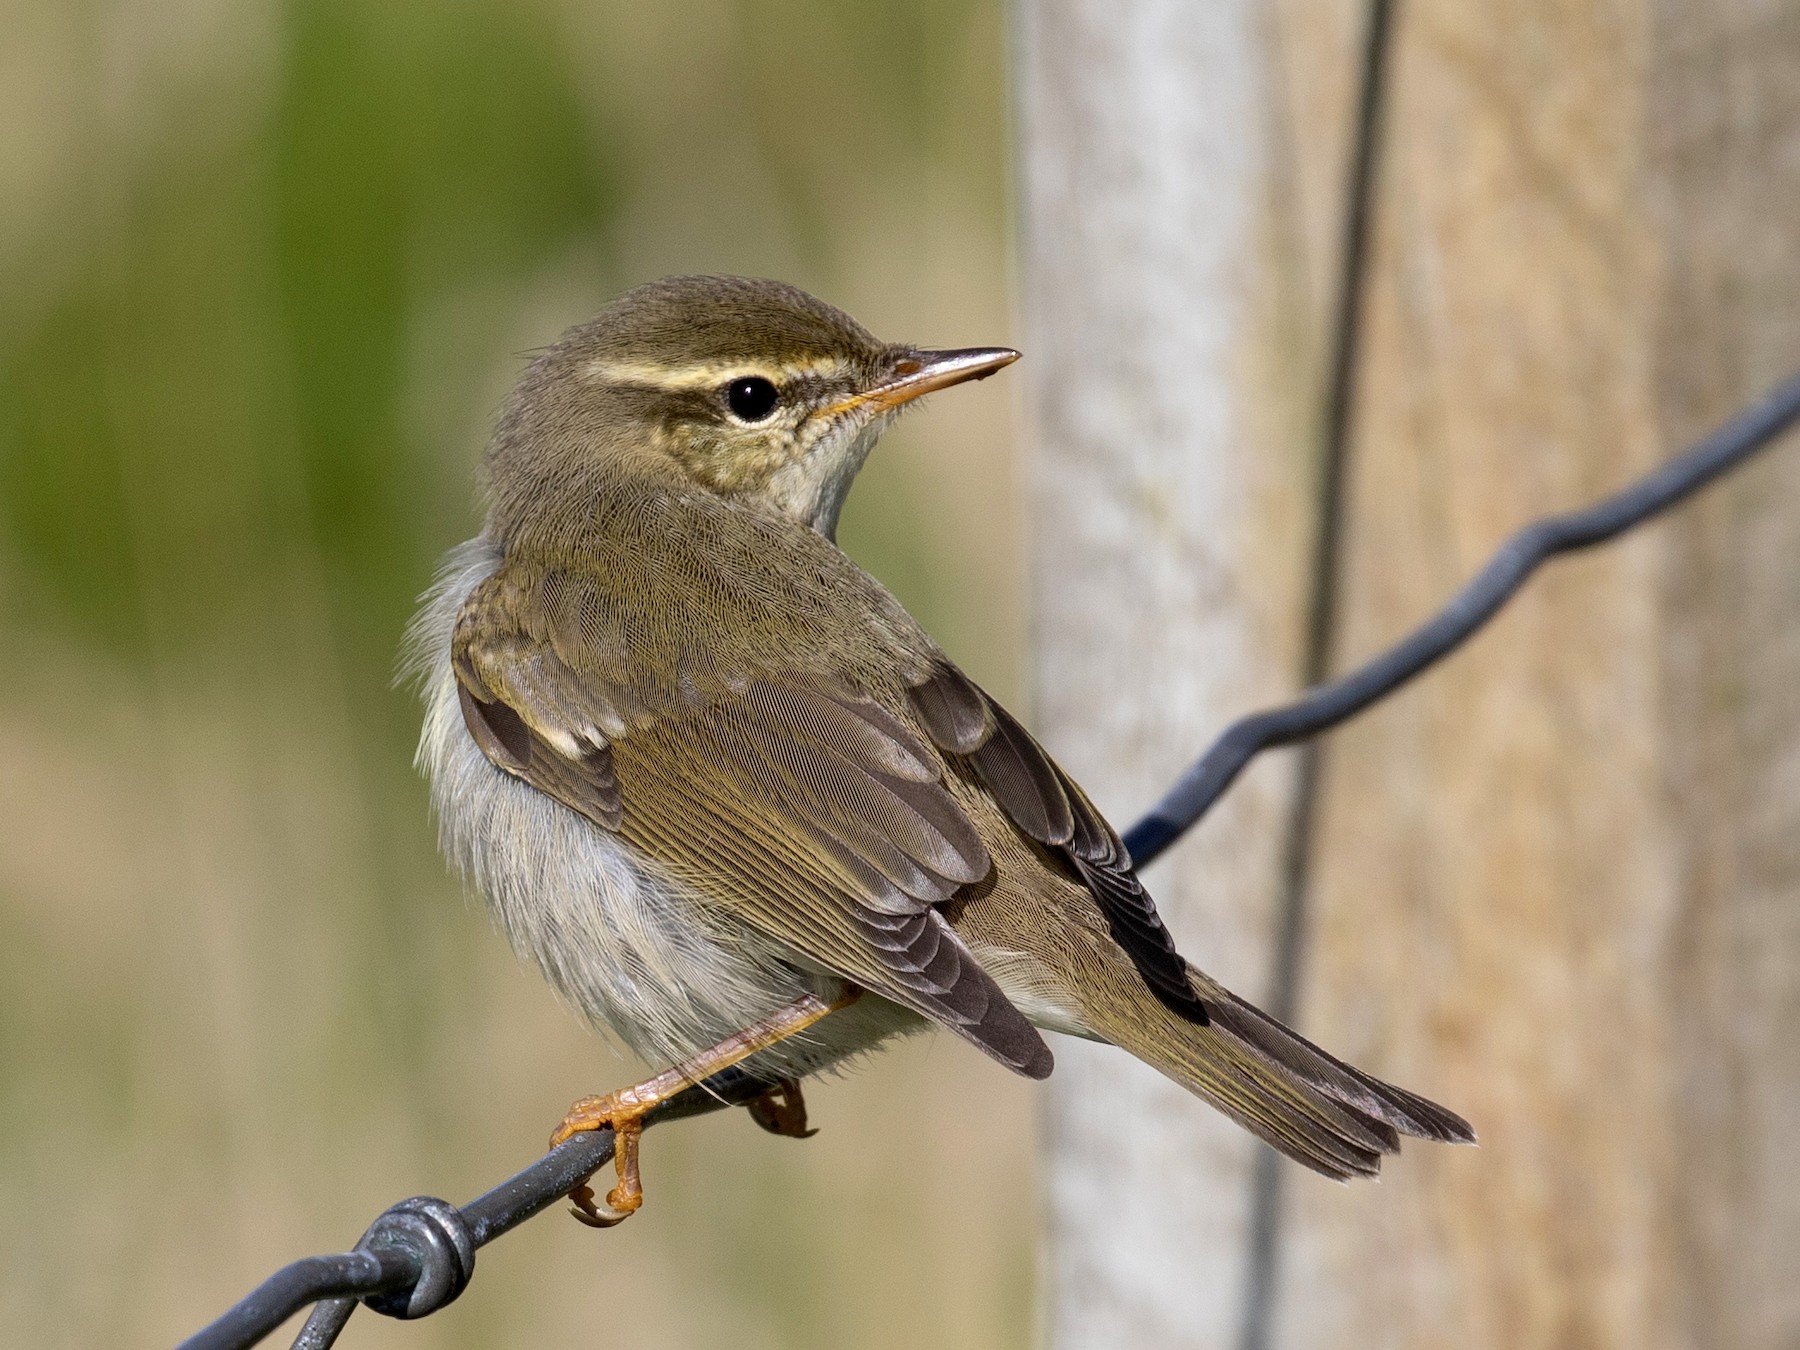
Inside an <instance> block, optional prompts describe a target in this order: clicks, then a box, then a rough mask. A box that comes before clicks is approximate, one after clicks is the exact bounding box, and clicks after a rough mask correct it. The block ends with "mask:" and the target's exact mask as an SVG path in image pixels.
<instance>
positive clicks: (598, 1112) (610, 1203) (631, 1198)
mask: <svg viewBox="0 0 1800 1350" xmlns="http://www.w3.org/2000/svg"><path fill="white" fill-rule="evenodd" d="M859 993H861V991H860V990H857V989H851V990H849V991H847V992H846V993H844V994H842V995H840V996H839V997H838V998H836V999H834V1000H832V1001H831V1002H830V1003H827V1002H825V1000H823V999H821V998H816V997H815V996H813V995H812V994H803V995H801V997H799V998H797V999H795V1000H794V1001H793V1002H792V1003H790V1004H788V1005H787V1006H786V1007H784V1008H780V1009H778V1010H776V1011H775V1012H774V1013H771V1014H770V1015H769V1016H768V1017H765V1018H763V1020H762V1021H760V1022H757V1023H756V1024H755V1025H753V1026H749V1027H745V1028H744V1030H742V1031H740V1032H738V1033H737V1034H736V1035H733V1036H728V1037H727V1038H726V1039H724V1040H722V1041H720V1042H719V1043H718V1044H717V1045H715V1046H713V1047H712V1048H711V1049H710V1050H702V1051H701V1052H700V1053H699V1054H697V1055H695V1056H694V1057H693V1058H692V1059H689V1060H684V1061H683V1062H682V1063H680V1064H677V1065H676V1066H675V1067H674V1068H672V1069H665V1070H664V1071H663V1072H661V1073H659V1074H657V1075H656V1077H654V1078H648V1079H645V1080H644V1081H643V1082H641V1083H637V1084H635V1085H633V1086H631V1087H628V1088H620V1089H619V1090H618V1091H617V1092H609V1093H607V1094H606V1095H605V1096H604V1097H583V1098H582V1099H581V1100H580V1101H578V1102H576V1103H575V1104H574V1105H573V1106H571V1107H570V1108H569V1114H568V1115H566V1116H564V1117H563V1122H562V1124H560V1125H558V1126H557V1127H556V1131H555V1133H553V1134H552V1135H551V1136H550V1147H551V1148H555V1147H556V1146H557V1145H558V1144H560V1143H562V1142H563V1140H565V1139H567V1138H569V1136H571V1135H575V1134H580V1133H581V1132H582V1131H583V1130H604V1129H610V1130H611V1131H612V1132H613V1141H614V1142H613V1166H614V1169H615V1170H616V1171H617V1173H618V1177H619V1184H618V1185H617V1186H615V1187H613V1188H612V1190H610V1191H608V1192H607V1193H606V1201H605V1204H604V1206H602V1205H600V1204H597V1203H596V1202H595V1200H594V1191H593V1188H592V1187H591V1186H588V1185H585V1184H584V1185H581V1186H577V1187H576V1188H575V1189H574V1190H572V1191H570V1192H569V1199H571V1200H573V1201H574V1202H575V1210H574V1213H575V1217H576V1218H578V1219H580V1220H581V1221H582V1222H583V1223H585V1224H589V1225H591V1226H593V1227H595V1228H611V1227H612V1226H613V1225H614V1224H616V1223H620V1222H622V1221H623V1220H624V1219H625V1218H626V1217H627V1216H628V1215H630V1214H632V1213H634V1212H635V1211H636V1210H637V1207H638V1206H639V1205H641V1204H643V1203H644V1187H643V1183H642V1182H641V1181H640V1179H639V1177H638V1140H639V1138H640V1137H641V1136H642V1134H643V1132H644V1114H645V1113H646V1112H647V1111H649V1110H650V1109H651V1108H652V1107H654V1106H657V1105H659V1104H660V1103H662V1102H666V1101H667V1100H668V1099H669V1098H671V1097H673V1096H674V1095H675V1094H676V1093H678V1092H681V1091H682V1090H684V1089H685V1088H687V1087H689V1086H691V1085H693V1084H695V1083H698V1082H700V1081H702V1080H703V1079H706V1078H709V1077H711V1076H712V1075H713V1074H715V1073H718V1072H719V1071H720V1070H722V1069H729V1068H730V1067H731V1066H732V1065H733V1064H737V1063H740V1062H741V1061H743V1060H746V1059H748V1058H750V1056H751V1055H754V1054H755V1053H756V1052H757V1051H759V1050H767V1049H768V1048H769V1047H770V1046H771V1045H775V1044H778V1043H779V1042H781V1041H785V1040H786V1039H787V1038H788V1037H790V1036H794V1035H797V1034H798V1033H800V1032H802V1031H805V1030H806V1029H807V1028H808V1027H810V1026H811V1025H812V1024H813V1023H814V1022H817V1021H818V1020H819V1019H820V1018H822V1017H825V1016H827V1015H828V1014H830V1013H834V1012H836V1011H837V1010H838V1009H839V1008H846V1007H849V1006H850V1004H852V1003H854V1002H855V1001H856V999H857V995H858V994H859ZM785 1086H786V1085H785V1084H783V1088H784V1089H785ZM777 1090H780V1089H777ZM793 1101H794V1102H795V1103H796V1104H798V1101H799V1088H798V1085H795V1090H794V1094H793ZM799 1110H800V1118H799V1128H800V1129H802V1130H804V1129H805V1126H806V1113H805V1107H804V1106H800V1108H799ZM752 1114H754V1112H752ZM757 1119H758V1123H762V1122H761V1117H758V1118H757Z"/></svg>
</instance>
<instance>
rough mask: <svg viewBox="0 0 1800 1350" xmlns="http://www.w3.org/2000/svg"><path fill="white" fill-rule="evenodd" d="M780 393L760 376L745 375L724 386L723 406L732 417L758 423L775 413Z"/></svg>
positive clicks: (779, 400)
mask: <svg viewBox="0 0 1800 1350" xmlns="http://www.w3.org/2000/svg"><path fill="white" fill-rule="evenodd" d="M779 402H781V393H780V391H779V390H777V389H776V388H775V386H774V385H773V384H771V383H770V382H769V381H767V380H765V379H764V378H763V377H762V376H760V375H746V376H744V378H743V379H741V380H733V381H732V382H731V383H730V384H728V385H726V386H725V406H726V407H727V408H730V409H731V415H732V416H733V417H740V418H742V419H743V420H744V421H746V422H760V421H762V420H763V418H765V417H767V416H768V415H769V414H770V413H772V412H774V411H775V405H776V404H777V403H779Z"/></svg>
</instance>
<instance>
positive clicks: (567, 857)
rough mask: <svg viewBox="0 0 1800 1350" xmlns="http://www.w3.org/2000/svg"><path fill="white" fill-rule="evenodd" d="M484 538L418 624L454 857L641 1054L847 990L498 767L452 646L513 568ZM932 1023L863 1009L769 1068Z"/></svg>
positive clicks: (430, 727) (438, 787)
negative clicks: (488, 581)
mask: <svg viewBox="0 0 1800 1350" xmlns="http://www.w3.org/2000/svg"><path fill="white" fill-rule="evenodd" d="M499 561H500V559H499V555H498V553H497V551H496V550H495V549H494V547H493V546H492V545H491V544H490V543H488V542H487V541H485V540H481V539H476V540H471V541H470V542H469V543H467V544H464V545H463V546H462V547H461V548H459V549H457V550H456V551H455V552H453V553H452V554H451V555H450V557H449V559H448V560H447V564H446V567H445V570H444V572H443V574H442V576H441V577H440V580H439V582H438V585H437V586H436V587H435V588H434V589H433V591H432V593H431V595H430V597H429V598H428V600H427V603H426V607H425V608H424V609H423V610H422V611H421V612H420V614H419V616H418V618H417V619H416V620H415V622H414V625H413V630H412V643H413V654H414V661H415V665H416V667H417V668H418V670H419V673H420V675H421V677H422V679H423V682H424V695H425V727H424V732H423V734H422V735H421V737H420V740H419V752H418V764H419V767H420V769H421V770H422V771H423V772H424V773H425V775H426V776H427V778H428V779H429V780H430V783H431V797H432V803H433V805H434V807H435V808H436V811H437V816H438V824H439V833H440V836H441V839H442V843H443V847H444V851H445V853H446V854H447V855H448V856H449V858H450V860H451V861H452V862H454V863H455V864H456V866H457V867H458V868H459V869H460V870H461V871H462V873H463V875H464V876H465V877H467V878H468V879H469V880H470V881H471V882H472V883H473V884H474V885H475V887H476V888H477V889H478V890H479V891H480V892H481V894H482V896H483V897H484V898H485V899H486V901H487V904H488V908H489V911H490V912H491V913H492V914H493V916H494V918H495V920H496V922H497V923H498V924H499V926H500V928H501V930H502V931H503V932H504V933H505V934H506V936H507V939H508V940H509V941H510V942H511V943H512V945H513V948H514V949H515V950H516V951H517V952H518V953H519V954H520V955H521V956H523V957H526V958H527V959H529V960H531V961H532V962H534V963H535V964H536V965H537V966H538V968H539V969H540V970H542V971H543V972H544V976H545V978H546V979H548V980H549V982H550V984H551V986H552V987H553V988H555V989H556V991H557V992H558V993H559V994H561V995H562V997H563V998H564V999H565V1000H567V1001H568V1002H569V1003H570V1004H571V1005H572V1006H573V1007H575V1008H576V1009H577V1010H578V1011H580V1012H581V1013H582V1014H583V1015H584V1016H585V1017H587V1018H588V1020H589V1021H591V1022H592V1023H594V1024H595V1025H596V1026H598V1027H600V1028H602V1029H604V1030H608V1031H610V1032H611V1033H613V1034H614V1035H615V1036H617V1038H618V1039H619V1040H620V1041H622V1042H623V1043H624V1044H625V1045H626V1046H627V1047H629V1048H630V1049H631V1050H632V1051H633V1052H634V1053H635V1054H637V1055H638V1056H639V1057H640V1058H642V1059H644V1060H646V1061H647V1062H649V1063H652V1064H662V1063H669V1062H673V1061H676V1060H680V1059H683V1058H686V1057H687V1056H689V1055H691V1054H693V1053H694V1052H696V1051H698V1050H701V1049H704V1048H705V1047H707V1046H710V1045H714V1044H716V1043H718V1042H719V1041H721V1040H724V1039H725V1038H726V1037H727V1036H729V1035H731V1034H732V1033H733V1032H735V1031H737V1030H740V1029H741V1028H743V1027H744V1026H747V1025H748V1024H750V1023H752V1022H754V1021H756V1020H758V1019H759V1018H761V1017H764V1016H767V1015H768V1014H769V1013H770V1012H772V1011H774V1010H775V1009H776V1008H778V1007H780V1006H781V1005H782V1004H784V1003H787V1002H790V1001H792V1000H793V999H795V998H797V997H798V996H799V995H800V994H802V993H804V992H808V991H810V992H815V993H818V992H824V993H826V994H828V995H829V994H830V993H831V992H833V983H834V982H833V981H832V980H831V979H830V978H829V977H827V976H824V975H821V974H818V973H813V972H809V971H807V970H805V969H803V968H802V966H801V965H800V964H798V963H796V962H795V961H793V960H791V959H790V957H789V954H788V953H786V952H785V951H784V950H783V949H782V948H780V947H779V946H778V945H777V944H775V943H774V942H772V941H770V940H769V939H767V938H764V937H763V936H761V935H760V934H758V933H756V932H755V931H754V930H751V929H749V928H748V927H746V926H745V925H743V924H741V923H739V922H736V921H735V920H733V919H732V918H731V917H730V916H729V915H728V914H725V913H723V912H721V911H720V910H719V909H718V908H717V907H715V906H713V905H711V904H709V903H707V901H706V899H705V897H703V896H698V895H695V894H693V893H692V892H690V891H689V890H687V889H686V888H684V887H681V886H679V885H677V884H674V883H672V882H671V881H669V880H668V879H666V878H665V877H663V876H661V875H660V874H659V873H658V871H657V869H656V868H655V866H654V864H653V863H650V862H649V861H648V860H645V859H642V858H640V857H639V856H638V855H636V853H635V851H634V850H633V849H632V848H631V847H630V845H628V844H626V843H625V842H624V841H623V840H621V839H620V838H618V836H616V835H614V834H612V833H610V832H609V831H607V830H604V829H602V828H600V827H599V826H597V825H595V824H594V823H593V822H592V821H590V820H588V819H587V818H586V817H585V816H582V815H579V814H577V813H576V812H574V811H571V810H569V809H568V808H567V807H565V806H563V805H562V804H561V803H560V802H557V801H556V800H554V799H553V798H551V797H548V796H545V795H544V794H543V793H541V792H539V791H538V790H537V789H536V788H533V787H531V786H530V785H529V784H526V783H523V782H521V781H519V780H518V779H516V778H514V777H512V776H511V775H510V774H507V773H505V772H503V771H501V770H500V769H498V768H496V767H495V766H494V765H493V764H491V763H490V762H489V761H488V759H487V757H486V756H485V755H483V754H482V753H481V750H480V749H479V748H478V747H477V746H476V744H475V742H474V740H473V739H472V738H471V737H470V735H469V733H468V729H467V728H466V727H465V726H464V724H463V719H462V712H461V708H460V706H459V704H458V700H457V693H456V677H455V675H454V674H453V672H452V671H451V669H450V637H451V632H452V629H453V628H454V626H455V622H456V615H457V612H458V611H459V610H460V609H461V607H462V603H463V601H464V600H465V599H466V598H467V596H468V594H469V592H470V591H471V590H472V589H473V588H474V587H475V586H476V585H478V584H479V583H480V582H481V581H482V580H483V579H485V578H486V577H487V576H488V575H489V574H490V573H491V572H492V571H493V570H494V568H495V567H497V566H498V565H499ZM920 1025H923V1023H922V1021H921V1019H919V1018H917V1017H915V1016H914V1015H913V1014H911V1013H908V1012H906V1011H905V1010H904V1009H901V1008H899V1007H897V1006H896V1005H894V1004H891V1003H888V1002H887V1001H886V1000H883V999H877V998H864V999H862V1000H861V1001H859V1002H858V1003H857V1004H856V1005H855V1006H853V1007H852V1008H850V1009H848V1010H846V1011H845V1012H842V1013H837V1014H834V1015H833V1016H831V1017H829V1018H826V1019H825V1021H824V1022H822V1023H820V1024H819V1025H818V1026H817V1027H816V1028H815V1029H814V1030H813V1032H811V1033H809V1034H808V1036H807V1037H806V1039H805V1040H804V1041H803V1042H802V1043H800V1044H797V1045H794V1046H792V1047H790V1048H789V1049H788V1050H786V1051H784V1052H780V1053H777V1052H767V1053H765V1054H764V1055H762V1056H759V1057H758V1066H759V1067H762V1068H766V1069H768V1070H770V1071H773V1072H780V1073H784V1074H802V1073H806V1072H810V1071H812V1070H814V1069H817V1068H820V1067H823V1066H824V1065H826V1064H829V1063H832V1062H834V1061H836V1060H838V1059H840V1058H842V1057H843V1056H845V1055H849V1054H854V1053H857V1052H858V1051H861V1050H865V1049H868V1048H870V1047H871V1046H873V1045H874V1044H876V1043H877V1042H879V1041H880V1040H882V1039H883V1038H885V1037H886V1036H888V1035H892V1034H894V1033H895V1032H898V1031H905V1030H910V1029H913V1028H915V1027H918V1026H920Z"/></svg>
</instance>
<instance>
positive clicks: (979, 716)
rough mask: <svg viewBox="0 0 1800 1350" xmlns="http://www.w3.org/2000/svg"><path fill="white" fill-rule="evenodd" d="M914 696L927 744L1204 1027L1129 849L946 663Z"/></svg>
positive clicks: (1147, 976)
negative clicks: (1061, 867) (980, 792)
mask: <svg viewBox="0 0 1800 1350" xmlns="http://www.w3.org/2000/svg"><path fill="white" fill-rule="evenodd" d="M909 692H910V696H911V700H912V705H913V710H914V711H915V713H916V714H917V716H918V720H919V723H920V724H921V725H922V726H923V727H924V728H925V730H926V732H927V734H928V735H929V736H930V738H931V740H932V741H933V742H934V743H935V744H936V745H937V746H938V748H939V749H941V750H942V751H944V753H946V754H948V755H951V756H953V757H955V758H956V759H957V760H959V761H961V763H962V764H963V765H964V766H966V769H967V770H968V771H971V772H973V774H974V775H975V776H976V777H977V778H978V779H979V780H980V782H981V784H982V785H983V786H984V787H985V788H986V789H987V790H988V792H989V793H990V794H991V795H992V796H993V798H994V800H995V801H996V802H997V803H998V804H999V805H1000V807H1001V809H1002V810H1004V811H1005V813H1006V815H1007V817H1008V818H1009V819H1010V820H1011V821H1012V823H1013V824H1014V825H1015V826H1016V827H1017V828H1018V829H1019V830H1020V831H1021V832H1022V833H1023V834H1025V835H1026V836H1027V837H1028V838H1031V839H1034V840H1036V841H1037V842H1038V843H1040V844H1042V845H1043V846H1044V847H1045V848H1047V849H1049V850H1050V851H1051V852H1052V853H1053V854H1055V855H1058V856H1060V857H1061V858H1062V860H1063V861H1064V862H1065V863H1066V864H1067V865H1068V866H1069V867H1070V868H1071V869H1073V871H1074V872H1075V874H1076V875H1077V876H1078V877H1080V879H1081V881H1082V883H1083V884H1084V885H1085V886H1086V887H1087V889H1088V891H1089V893H1090V894H1091V895H1092V896H1093V897H1094V900H1095V902H1096V903H1097V904H1098V905H1099V907H1100V912H1101V914H1102V915H1104V916H1105V919H1106V925H1107V928H1108V930H1109V931H1110V932H1111V933H1112V936H1113V941H1115V942H1117V943H1118V944H1119V946H1120V947H1121V948H1123V949H1124V951H1125V954H1126V955H1127V956H1129V957H1130V958H1131V962H1132V964H1133V965H1134V966H1136V967H1137V970H1138V973H1139V974H1140V975H1141V976H1143V978H1144V982H1145V983H1146V984H1147V985H1149V986H1150V990H1151V992H1152V993H1154V994H1155V995H1156V997H1157V998H1158V999H1159V1000H1161V1002H1162V1003H1163V1004H1164V1005H1165V1006H1166V1007H1168V1008H1169V1009H1170V1010H1171V1011H1173V1012H1176V1013H1179V1014H1180V1015H1181V1016H1183V1017H1185V1018H1187V1019H1188V1020H1189V1021H1192V1022H1198V1023H1200V1024H1201V1025H1205V1023H1206V1021H1207V1011H1206V1005H1205V1003H1204V1002H1202V1000H1201V998H1200V996H1199V995H1198V994H1197V993H1196V992H1195V990H1194V987H1193V984H1192V982H1191V981H1190V979H1189V973H1188V964H1187V962H1186V961H1184V960H1182V958H1181V956H1180V955H1179V954H1178V953H1177V952H1176V950H1175V940H1174V938H1172V937H1171V936H1170V935H1169V930H1168V929H1167V928H1165V927H1164V926H1163V921H1162V916H1161V915H1159V914H1158V913H1157V912H1156V903H1155V902H1154V901H1153V900H1151V898H1150V895H1149V893H1148V892H1147V891H1145V889H1144V887H1143V883H1141V882H1140V881H1139V880H1138V879H1137V873H1136V872H1134V871H1133V870H1132V866H1131V857H1130V855H1129V854H1128V853H1126V851H1125V845H1124V844H1123V843H1122V842H1121V841H1120V839H1119V836H1118V834H1117V832H1116V831H1114V829H1113V827H1112V826H1111V825H1109V824H1107V822H1106V818H1105V817H1104V816H1102V815H1101V814H1100V812H1099V811H1097V810H1096V809H1095V808H1094V804H1093V803H1092V802H1090V801H1089V800H1088V798H1087V794H1086V793H1084V792H1083V791H1082V790H1081V788H1080V787H1079V786H1077V785H1076V783H1075V780H1074V779H1072V778H1070V777H1069V775H1068V774H1066V773H1064V772H1063V770H1062V769H1061V767H1060V766H1059V765H1058V764H1057V763H1056V761H1055V760H1053V759H1051V758H1050V756H1049V755H1048V754H1047V753H1045V751H1044V748H1043V747H1042V746H1040V745H1039V744H1038V743H1037V741H1035V740H1034V739H1032V736H1031V733H1030V732H1028V731H1026V730H1025V728H1024V727H1022V726H1020V725H1019V722H1018V720H1017V719H1016V718H1014V717H1013V716H1012V714H1010V713H1008V712H1007V711H1006V709H1005V708H1003V707H1001V706H1000V705H999V704H998V703H997V702H995V701H994V700H993V699H992V698H990V697H989V696H988V694H987V693H986V692H985V691H984V690H983V689H982V688H981V687H980V686H979V685H977V684H976V683H975V682H974V681H973V680H971V679H970V678H969V677H968V676H967V675H964V674H963V673H962V671H960V670H958V669H957V668H956V667H955V666H954V665H953V664H951V662H950V661H948V660H946V659H941V658H940V659H939V660H938V661H936V662H935V663H934V664H933V665H932V667H931V670H930V673H929V674H928V675H927V676H926V677H925V678H924V679H923V680H922V681H921V682H919V683H917V684H915V685H914V686H913V687H912V688H911V690H910V691H909Z"/></svg>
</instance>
